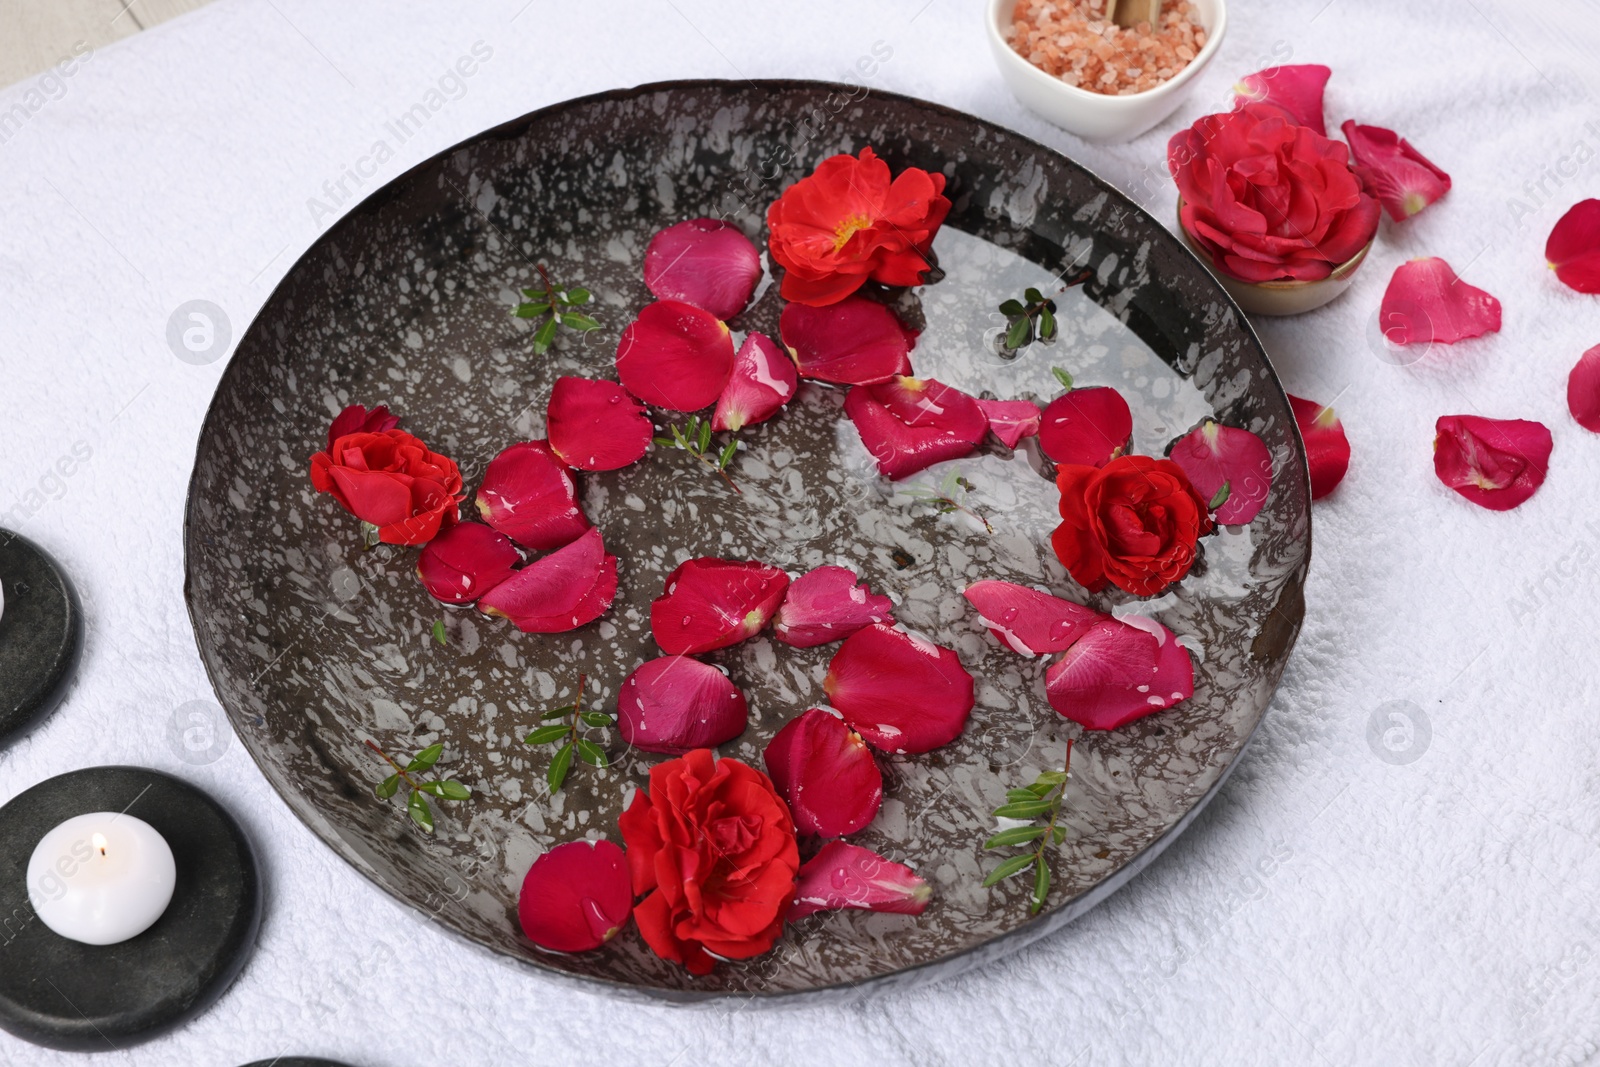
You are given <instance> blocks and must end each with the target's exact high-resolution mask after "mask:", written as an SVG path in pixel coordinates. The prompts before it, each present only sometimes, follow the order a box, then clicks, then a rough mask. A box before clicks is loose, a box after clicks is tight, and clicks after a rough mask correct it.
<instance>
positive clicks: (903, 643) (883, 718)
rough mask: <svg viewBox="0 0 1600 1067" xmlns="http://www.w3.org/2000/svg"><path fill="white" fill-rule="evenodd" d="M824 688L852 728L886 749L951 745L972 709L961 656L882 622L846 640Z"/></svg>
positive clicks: (830, 666)
mask: <svg viewBox="0 0 1600 1067" xmlns="http://www.w3.org/2000/svg"><path fill="white" fill-rule="evenodd" d="M822 689H823V691H824V692H826V693H827V694H828V699H829V700H830V701H832V703H833V706H834V707H836V708H838V709H839V711H840V713H841V714H843V715H844V721H845V722H846V723H848V724H849V725H850V728H851V729H852V730H854V731H855V732H856V733H858V734H860V735H861V736H862V737H864V738H866V741H867V743H868V744H869V745H871V746H872V747H874V748H877V749H880V750H882V751H884V752H929V751H931V750H933V749H936V748H938V747H939V746H940V745H946V744H949V743H950V742H951V741H954V740H955V739H956V738H957V737H959V736H961V729H962V727H964V726H965V725H966V724H967V716H968V715H970V714H971V713H972V675H970V674H968V673H967V671H966V668H964V667H962V666H961V659H960V657H958V656H957V655H956V654H955V653H954V652H952V651H951V650H950V649H948V648H941V647H940V646H938V645H936V644H934V643H933V642H932V641H929V640H928V639H927V638H924V637H917V636H915V635H913V634H908V633H906V632H905V631H904V630H897V629H895V628H894V627H891V626H885V625H883V624H882V623H877V624H874V625H872V626H868V627H866V628H865V629H862V630H857V631H856V632H855V633H853V634H851V635H850V636H849V637H847V638H845V642H844V644H843V646H841V647H840V649H839V651H838V652H837V653H835V654H834V657H833V662H832V663H830V664H828V676H827V677H826V678H825V679H823V682H822Z"/></svg>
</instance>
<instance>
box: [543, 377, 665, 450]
mask: <svg viewBox="0 0 1600 1067" xmlns="http://www.w3.org/2000/svg"><path fill="white" fill-rule="evenodd" d="M546 432H547V433H548V434H549V435H550V449H551V451H553V452H554V453H555V454H556V455H557V456H560V457H561V460H562V462H564V463H566V464H567V466H569V467H577V468H578V469H579V470H585V471H614V470H617V469H619V468H621V467H626V466H627V465H628V464H630V463H635V462H637V461H638V460H639V458H640V457H642V456H643V455H644V453H645V449H647V448H649V447H650V437H651V435H652V434H653V433H654V432H655V428H654V426H652V425H651V423H650V416H648V415H646V414H645V411H644V407H643V406H642V405H641V404H640V403H639V402H638V401H636V400H634V399H633V397H631V396H629V395H628V393H627V390H625V389H623V388H622V386H620V385H618V384H617V383H616V382H613V381H607V380H606V379H604V378H573V377H561V378H557V379H556V383H555V386H554V387H553V388H551V390H550V406H549V408H548V411H547V418H546Z"/></svg>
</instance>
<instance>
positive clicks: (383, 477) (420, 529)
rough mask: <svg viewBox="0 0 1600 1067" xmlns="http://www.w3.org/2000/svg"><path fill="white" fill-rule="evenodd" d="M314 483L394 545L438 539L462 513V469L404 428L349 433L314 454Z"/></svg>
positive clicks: (312, 460) (312, 479)
mask: <svg viewBox="0 0 1600 1067" xmlns="http://www.w3.org/2000/svg"><path fill="white" fill-rule="evenodd" d="M311 484H312V485H313V486H314V487H315V488H316V490H317V492H319V493H329V494H331V495H332V496H333V498H334V499H335V500H337V501H338V502H339V503H340V504H341V505H342V506H343V507H344V509H345V510H346V511H348V512H349V513H350V514H352V515H354V516H355V517H356V518H358V519H360V520H361V521H362V522H370V523H372V525H374V526H376V527H377V528H378V539H379V540H380V541H383V542H385V543H386V544H391V545H421V544H426V543H427V542H429V541H431V540H433V537H434V535H435V534H437V533H438V532H439V530H440V529H441V528H443V527H446V526H449V525H451V524H452V523H454V522H455V521H456V519H457V518H458V517H459V515H460V512H459V511H458V510H457V505H458V504H459V503H460V502H461V496H462V493H461V472H460V471H459V470H457V469H456V464H455V461H454V460H452V459H450V458H449V457H448V456H441V455H439V454H438V453H437V452H430V451H428V446H427V445H425V444H423V443H422V442H421V441H419V440H418V439H417V438H415V437H413V436H411V435H410V434H408V433H406V432H405V431H404V430H379V431H377V432H375V433H367V432H360V433H350V434H345V435H344V436H343V437H341V438H339V439H338V440H337V441H335V442H333V444H332V445H330V446H329V448H328V450H327V451H326V452H318V453H317V454H316V455H314V456H312V457H311Z"/></svg>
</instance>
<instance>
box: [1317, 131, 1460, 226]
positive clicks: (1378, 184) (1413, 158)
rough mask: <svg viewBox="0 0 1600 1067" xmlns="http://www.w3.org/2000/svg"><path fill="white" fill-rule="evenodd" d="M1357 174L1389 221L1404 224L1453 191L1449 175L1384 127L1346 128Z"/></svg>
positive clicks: (1346, 137) (1345, 132)
mask: <svg viewBox="0 0 1600 1067" xmlns="http://www.w3.org/2000/svg"><path fill="white" fill-rule="evenodd" d="M1343 129H1344V137H1345V140H1346V141H1348V142H1349V143H1350V152H1351V154H1352V155H1354V156H1355V157H1356V163H1355V171H1356V174H1358V175H1359V176H1360V178H1361V181H1362V183H1363V184H1364V185H1365V186H1366V187H1367V192H1369V193H1371V194H1372V195H1373V196H1375V197H1377V198H1378V202H1379V203H1381V204H1382V205H1383V206H1384V208H1385V210H1387V211H1388V212H1389V217H1390V218H1391V219H1394V220H1395V221H1396V222H1402V221H1404V220H1406V219H1408V218H1410V217H1411V216H1412V215H1415V214H1416V213H1417V212H1419V211H1421V210H1422V209H1423V208H1425V207H1427V206H1428V205H1429V204H1431V203H1433V202H1434V201H1435V200H1437V199H1439V198H1440V197H1441V196H1443V195H1444V194H1445V193H1448V192H1449V191H1450V175H1448V174H1446V173H1445V172H1444V171H1442V170H1440V169H1439V168H1438V167H1436V166H1434V165H1433V164H1432V163H1431V162H1429V161H1428V158H1427V157H1426V156H1424V155H1423V154H1422V153H1421V152H1418V151H1417V150H1416V149H1415V148H1412V147H1411V142H1409V141H1407V140H1406V139H1405V138H1403V137H1401V136H1400V135H1399V134H1397V133H1395V132H1394V131H1393V130H1386V129H1384V128H1383V127H1382V126H1357V125H1356V124H1355V122H1354V121H1350V122H1346V123H1345V124H1344V126H1343Z"/></svg>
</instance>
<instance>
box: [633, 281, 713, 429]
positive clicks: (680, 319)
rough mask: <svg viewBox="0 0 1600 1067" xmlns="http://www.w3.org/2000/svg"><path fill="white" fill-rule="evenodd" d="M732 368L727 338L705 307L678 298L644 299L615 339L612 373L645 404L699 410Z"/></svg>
mask: <svg viewBox="0 0 1600 1067" xmlns="http://www.w3.org/2000/svg"><path fill="white" fill-rule="evenodd" d="M732 373H733V338H732V337H731V336H730V335H729V333H728V327H727V326H725V325H724V324H723V323H722V321H721V320H719V319H718V318H717V317H716V316H715V315H713V314H711V313H710V312H709V311H702V310H701V309H700V308H697V307H695V306H694V305H693V304H685V303H683V302H682V301H678V300H658V301H657V302H656V303H654V304H647V305H646V306H645V307H644V309H643V310H641V311H640V312H639V317H638V318H636V319H634V320H633V321H632V322H630V323H628V325H627V326H626V327H624V328H623V331H622V339H621V340H620V341H619V342H617V377H618V378H620V379H621V380H622V384H623V387H624V388H626V389H627V390H628V392H630V393H632V394H633V395H634V396H636V397H638V398H639V399H640V400H643V401H644V402H645V403H646V404H654V405H655V406H656V407H658V408H666V409H667V410H668V411H699V410H700V409H701V408H703V407H709V406H710V405H712V404H714V403H716V402H717V397H719V396H721V395H722V388H723V386H725V385H727V384H728V376H729V375H730V374H732Z"/></svg>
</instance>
